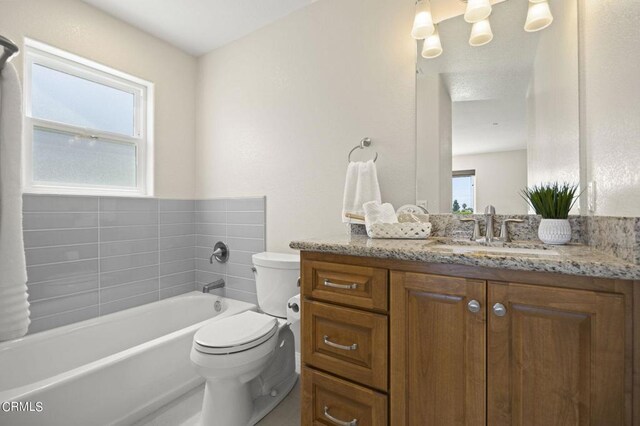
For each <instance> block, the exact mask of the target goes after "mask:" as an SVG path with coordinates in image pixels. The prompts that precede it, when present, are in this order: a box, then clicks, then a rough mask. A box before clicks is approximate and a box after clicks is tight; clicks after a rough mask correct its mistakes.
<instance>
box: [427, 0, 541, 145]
mask: <svg viewBox="0 0 640 426" xmlns="http://www.w3.org/2000/svg"><path fill="white" fill-rule="evenodd" d="M439 1H440V2H447V3H450V5H451V6H452V7H453V5H454V4H457V3H460V4H461V5H462V13H464V3H462V2H460V1H459V0H439ZM437 6H438V5H437V4H436V0H432V9H434V10H435V8H436V7H437ZM527 8H528V2H527V1H520V0H508V1H505V2H503V3H500V4H494V7H493V12H492V14H491V17H490V21H491V27H492V29H493V34H494V39H493V41H492V42H491V43H489V44H487V45H485V46H481V47H471V46H469V33H470V31H471V25H470V24H468V23H467V22H465V21H464V19H463V17H462V16H458V17H455V18H452V19H448V20H446V21H444V22H441V23H440V24H439V32H440V38H441V40H442V46H443V48H444V53H443V54H442V55H441V56H440V57H438V58H436V59H424V58H422V57H420V56H419V58H420V59H419V61H418V71H419V73H418V78H420V76H421V75H423V76H424V75H433V74H441V75H442V78H443V81H444V84H445V86H446V87H447V89H448V91H449V94H450V96H451V100H452V101H453V102H454V104H453V155H463V154H478V153H482V152H497V151H509V150H516V149H526V140H527V114H526V96H527V91H528V89H529V84H530V81H531V74H532V68H533V62H534V59H535V55H536V49H537V45H538V40H539V37H540V33H527V32H525V31H524V29H523V25H524V20H525V18H526V16H527ZM435 13H436V12H434V14H435ZM418 47H420V44H419V46H418ZM493 123H498V124H497V125H494V124H493Z"/></svg>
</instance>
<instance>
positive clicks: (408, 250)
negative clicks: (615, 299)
mask: <svg viewBox="0 0 640 426" xmlns="http://www.w3.org/2000/svg"><path fill="white" fill-rule="evenodd" d="M443 245H446V246H449V247H442V246H443ZM289 246H290V247H291V248H292V249H296V250H302V251H313V252H322V253H332V254H342V255H350V256H362V257H377V258H384V259H397V260H409V261H415V262H429V263H445V264H457V265H467V266H482V267H489V268H499V269H511V270H517V271H537V272H555V273H562V274H570V275H583V276H590V277H602V278H618V279H626V280H640V266H639V265H636V264H633V263H629V262H625V261H623V260H621V259H619V258H616V257H614V256H611V255H607V254H605V253H602V252H599V251H597V250H595V249H593V248H591V247H589V246H585V245H580V244H569V245H565V246H548V245H543V244H537V243H532V242H512V243H499V242H498V243H489V244H476V243H472V242H470V241H462V240H455V239H449V238H429V239H427V240H385V239H370V238H368V237H367V236H364V235H344V236H338V237H333V238H331V237H329V238H321V239H310V240H301V241H292V242H291V244H289ZM452 246H455V247H452ZM505 247H506V248H515V249H525V250H524V252H523V251H521V252H517V253H512V252H504V251H503V252H500V250H504V248H505ZM528 249H534V250H536V252H535V253H527V252H526V250H528ZM491 250H496V251H491ZM516 251H517V250H516Z"/></svg>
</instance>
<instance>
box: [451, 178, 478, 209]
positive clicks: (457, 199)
mask: <svg viewBox="0 0 640 426" xmlns="http://www.w3.org/2000/svg"><path fill="white" fill-rule="evenodd" d="M474 182H475V177H474V176H456V177H454V178H453V185H452V189H453V207H452V211H453V212H454V213H473V211H474V204H475V193H474V190H473V186H474Z"/></svg>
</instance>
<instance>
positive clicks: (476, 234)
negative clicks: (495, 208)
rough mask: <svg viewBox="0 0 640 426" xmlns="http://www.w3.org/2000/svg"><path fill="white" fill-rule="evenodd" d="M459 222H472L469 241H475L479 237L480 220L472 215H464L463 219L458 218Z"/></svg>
mask: <svg viewBox="0 0 640 426" xmlns="http://www.w3.org/2000/svg"><path fill="white" fill-rule="evenodd" d="M460 222H474V225H473V235H471V241H475V240H477V239H478V238H480V222H479V221H478V219H475V218H473V217H466V218H464V219H460Z"/></svg>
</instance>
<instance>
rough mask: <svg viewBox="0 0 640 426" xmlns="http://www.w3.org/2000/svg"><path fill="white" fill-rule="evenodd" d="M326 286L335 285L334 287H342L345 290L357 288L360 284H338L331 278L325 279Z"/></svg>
mask: <svg viewBox="0 0 640 426" xmlns="http://www.w3.org/2000/svg"><path fill="white" fill-rule="evenodd" d="M324 286H325V287H333V288H341V289H343V290H355V289H356V288H358V284H356V283H353V284H336V283H332V282H331V281H329V280H324Z"/></svg>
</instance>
